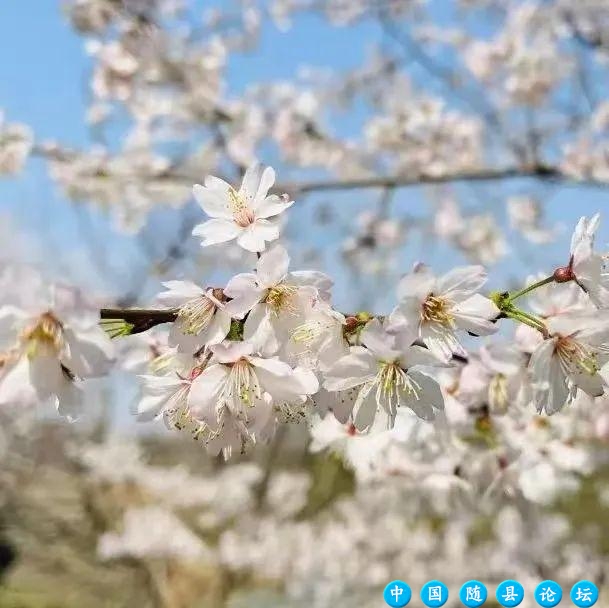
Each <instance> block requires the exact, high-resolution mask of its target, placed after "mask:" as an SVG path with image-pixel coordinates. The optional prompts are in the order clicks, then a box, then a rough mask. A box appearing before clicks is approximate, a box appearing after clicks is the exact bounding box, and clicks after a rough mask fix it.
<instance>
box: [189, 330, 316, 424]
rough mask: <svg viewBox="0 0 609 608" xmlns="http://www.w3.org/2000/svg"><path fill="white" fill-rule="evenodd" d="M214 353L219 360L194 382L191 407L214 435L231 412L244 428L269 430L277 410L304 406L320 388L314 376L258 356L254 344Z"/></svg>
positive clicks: (220, 347)
mask: <svg viewBox="0 0 609 608" xmlns="http://www.w3.org/2000/svg"><path fill="white" fill-rule="evenodd" d="M210 349H211V351H212V352H213V357H212V359H211V360H210V362H209V364H208V365H207V367H206V368H205V369H204V370H203V371H202V372H201V374H200V375H199V376H198V377H197V378H195V379H194V380H193V382H192V385H191V388H190V392H189V395H188V405H189V407H190V410H191V412H192V413H193V415H195V416H196V417H197V418H198V419H200V420H203V421H204V422H205V423H206V424H208V425H209V426H210V428H212V429H215V428H218V426H219V424H220V422H221V421H222V419H223V417H225V416H226V414H227V412H228V413H230V416H231V417H232V418H234V419H235V420H237V421H239V422H240V423H241V424H245V425H254V426H255V425H256V424H260V425H261V426H259V427H258V428H264V427H265V426H266V423H267V422H268V419H269V415H270V413H271V412H272V407H273V405H277V406H280V405H283V404H286V403H287V404H293V403H294V404H297V403H304V402H305V401H306V399H307V396H308V395H312V394H314V393H315V392H316V391H317V389H318V388H319V384H318V382H317V379H316V378H315V375H314V374H313V373H311V372H309V371H306V370H303V369H300V368H298V369H293V368H292V367H290V366H289V365H288V364H287V363H284V362H283V361H280V360H279V359H277V358H268V359H265V358H263V357H260V356H257V355H254V348H253V346H252V344H250V343H248V342H226V343H224V344H217V345H214V346H211V347H210Z"/></svg>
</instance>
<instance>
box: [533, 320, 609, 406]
mask: <svg viewBox="0 0 609 608" xmlns="http://www.w3.org/2000/svg"><path fill="white" fill-rule="evenodd" d="M546 325H547V328H548V330H549V332H550V337H549V338H547V339H546V340H544V341H543V342H542V343H541V344H540V345H539V346H538V347H537V349H536V350H535V352H534V353H533V355H532V356H531V361H530V363H529V368H530V370H531V373H532V376H533V388H534V391H535V402H536V404H537V409H538V411H539V412H542V411H545V412H546V413H547V414H554V413H555V412H557V411H559V410H560V409H562V407H563V406H564V405H567V404H570V403H571V402H572V401H573V399H574V398H575V395H576V393H577V389H578V388H580V389H581V390H583V391H584V392H585V393H587V394H588V395H590V396H592V397H599V396H600V395H602V394H603V392H604V390H605V386H606V381H605V379H604V378H603V374H601V373H599V372H600V370H601V367H602V366H603V364H604V363H606V362H607V360H608V357H607V354H608V353H609V350H608V348H607V346H605V344H606V343H607V341H608V340H609V317H607V316H606V315H604V316H602V317H599V314H598V313H597V314H596V315H591V314H579V315H576V314H572V315H561V316H558V317H554V318H552V319H549V320H548V321H547V323H546Z"/></svg>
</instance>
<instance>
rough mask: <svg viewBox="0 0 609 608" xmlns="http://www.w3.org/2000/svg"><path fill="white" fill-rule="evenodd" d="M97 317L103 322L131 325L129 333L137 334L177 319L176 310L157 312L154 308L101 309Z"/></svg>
mask: <svg viewBox="0 0 609 608" xmlns="http://www.w3.org/2000/svg"><path fill="white" fill-rule="evenodd" d="M99 316H100V318H102V319H105V320H111V319H116V320H121V321H126V322H127V323H129V324H130V325H133V329H132V330H131V332H130V333H132V334H139V333H142V332H144V331H147V330H149V329H151V328H152V327H155V326H156V325H162V324H163V323H172V322H173V321H175V320H176V319H177V317H178V309H177V308H170V309H165V310H158V309H154V308H102V309H101V310H100V311H99Z"/></svg>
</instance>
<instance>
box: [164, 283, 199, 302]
mask: <svg viewBox="0 0 609 608" xmlns="http://www.w3.org/2000/svg"><path fill="white" fill-rule="evenodd" d="M162 285H163V287H165V288H166V289H167V291H162V292H161V293H159V295H158V296H157V297H156V299H157V300H158V301H159V302H162V303H163V304H165V305H166V306H182V305H183V304H185V303H186V302H188V301H189V300H193V299H195V298H199V297H201V296H202V295H203V294H204V293H205V290H204V289H202V288H201V287H199V286H198V285H195V284H194V283H193V282H192V281H165V282H164V283H162Z"/></svg>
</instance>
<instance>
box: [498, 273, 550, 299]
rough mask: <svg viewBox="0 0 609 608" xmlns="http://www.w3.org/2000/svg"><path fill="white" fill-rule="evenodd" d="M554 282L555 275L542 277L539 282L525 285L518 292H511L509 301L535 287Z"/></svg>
mask: <svg viewBox="0 0 609 608" xmlns="http://www.w3.org/2000/svg"><path fill="white" fill-rule="evenodd" d="M553 282H554V276H553V275H550V276H549V277H546V278H545V279H542V280H541V281H537V283H533V284H532V285H528V286H527V287H524V288H523V289H521V290H520V291H517V292H516V293H513V294H510V296H509V298H508V299H507V301H508V302H513V301H514V300H516V299H517V298H520V297H522V296H524V295H525V294H527V293H530V292H531V291H534V290H535V289H537V288H539V287H543V286H544V285H548V284H549V283H553Z"/></svg>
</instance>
